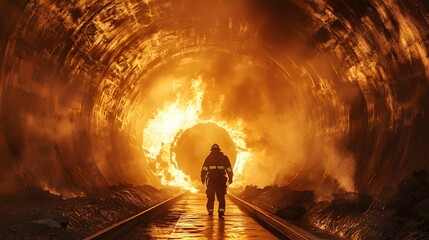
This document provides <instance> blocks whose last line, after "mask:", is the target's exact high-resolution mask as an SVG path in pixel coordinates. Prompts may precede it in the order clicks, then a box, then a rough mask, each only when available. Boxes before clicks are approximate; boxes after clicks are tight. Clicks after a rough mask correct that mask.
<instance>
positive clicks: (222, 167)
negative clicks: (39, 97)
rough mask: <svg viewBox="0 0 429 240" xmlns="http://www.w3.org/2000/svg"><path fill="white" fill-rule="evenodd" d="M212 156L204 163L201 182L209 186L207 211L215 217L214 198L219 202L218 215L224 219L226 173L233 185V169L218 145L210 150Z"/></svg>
mask: <svg viewBox="0 0 429 240" xmlns="http://www.w3.org/2000/svg"><path fill="white" fill-rule="evenodd" d="M210 151H211V152H210V154H209V155H208V156H207V158H206V160H205V161H204V164H203V167H202V169H201V182H202V183H203V184H204V185H206V184H207V190H206V193H207V205H206V207H207V211H208V212H209V215H213V208H214V201H215V200H214V197H215V194H216V198H217V200H218V202H219V209H218V214H219V217H223V215H224V214H225V194H226V182H227V178H226V176H225V175H226V173H228V183H229V184H231V183H232V176H233V173H232V167H231V163H230V162H229V159H228V157H227V156H226V155H224V154H223V153H222V152H221V151H220V147H219V145H217V144H216V143H215V144H213V146H212V147H211V149H210Z"/></svg>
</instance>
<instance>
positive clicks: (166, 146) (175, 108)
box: [142, 77, 251, 192]
mask: <svg viewBox="0 0 429 240" xmlns="http://www.w3.org/2000/svg"><path fill="white" fill-rule="evenodd" d="M174 84H175V85H174V86H175V88H174V89H175V92H176V101H175V102H172V103H169V104H166V105H165V106H164V107H163V108H162V109H159V110H158V111H157V113H156V114H155V115H154V116H153V118H152V119H150V120H149V122H148V124H147V125H146V128H145V129H144V130H143V145H142V147H143V149H144V151H145V156H146V158H147V160H148V161H151V162H154V163H155V167H156V169H155V174H156V175H157V176H158V177H159V178H160V180H161V183H162V184H164V185H169V186H179V187H182V188H184V189H186V190H189V191H191V192H197V189H196V188H195V186H194V185H193V183H192V181H191V178H190V177H189V176H188V175H186V174H185V173H184V172H183V171H182V170H180V169H179V168H178V167H177V161H176V155H175V154H174V152H172V149H174V146H172V144H174V140H175V139H176V138H179V137H180V135H181V133H183V132H184V131H185V130H186V129H189V128H191V127H193V126H195V125H197V124H202V123H213V124H217V125H218V126H219V127H222V128H224V129H225V130H226V131H227V132H228V133H229V134H230V136H231V139H232V140H233V142H234V144H235V145H236V147H237V149H238V151H237V160H236V164H235V167H234V172H235V174H236V176H237V175H240V173H242V170H243V165H244V164H245V162H246V161H248V160H249V159H250V156H251V154H250V152H249V150H248V149H247V148H246V142H245V137H246V135H245V134H244V132H243V130H242V129H243V127H242V121H241V120H237V121H235V122H226V121H223V120H221V119H220V118H219V116H218V115H217V114H216V113H215V114H214V115H213V116H212V117H211V118H210V119H202V118H201V112H202V100H203V97H204V94H205V85H204V83H203V80H202V79H201V77H199V78H198V79H192V82H191V86H192V87H191V88H188V89H186V88H185V87H184V86H182V84H181V83H180V82H178V81H174ZM220 98H221V99H222V96H221V97H220ZM220 102H221V103H222V101H220ZM201 164H202V162H201ZM165 166H167V167H165ZM236 179H240V178H239V177H238V176H237V177H236ZM238 183H239V181H236V184H238Z"/></svg>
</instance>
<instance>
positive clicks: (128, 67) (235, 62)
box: [0, 0, 429, 193]
mask: <svg viewBox="0 0 429 240" xmlns="http://www.w3.org/2000/svg"><path fill="white" fill-rule="evenodd" d="M428 10H429V4H428V3H427V2H426V1H417V0H409V1H402V0H391V1H381V0H380V1H376V0H374V1H369V0H367V1H360V0H359V1H358V0H353V1H346V0H326V1H324V0H314V1H298V0H296V1H294V0H267V1H257V0H237V1H218V0H216V1H213V0H211V1H209V0H204V1H201V0H200V1H185V0H158V1H155V0H153V1H151V0H145V1H138V0H113V1H112V0H109V1H49V0H34V1H25V0H21V1H14V0H13V1H12V0H7V1H2V3H0V11H1V13H2V15H1V16H2V21H1V24H0V25H1V27H0V37H1V38H0V44H1V45H0V54H1V55H2V57H1V60H0V61H1V90H0V91H1V92H0V94H1V95H0V96H1V102H0V104H1V108H0V111H1V112H0V114H1V123H0V124H1V131H2V134H1V138H0V152H1V155H2V158H1V160H0V161H1V162H0V164H1V167H0V178H1V181H0V184H1V186H0V189H1V190H2V192H10V191H13V190H15V189H17V188H21V187H25V186H30V185H37V186H42V187H44V188H47V189H50V190H52V191H58V192H61V193H65V192H69V193H79V192H80V191H83V190H86V189H88V188H91V187H94V186H104V185H112V184H118V183H133V184H151V185H154V186H161V185H162V184H164V185H180V186H183V187H185V188H187V189H192V188H193V187H195V186H196V183H197V180H198V179H195V177H194V178H190V177H189V176H188V174H186V173H185V172H186V171H182V169H180V166H181V165H183V164H178V160H177V159H176V147H177V146H176V145H177V143H179V142H181V141H183V139H185V138H183V139H182V137H183V136H184V135H185V133H186V132H188V133H189V131H191V130H190V129H194V131H197V132H198V129H204V128H198V126H201V125H204V124H206V125H207V124H209V125H210V124H211V125H212V126H214V127H213V129H220V130H219V131H220V132H221V131H226V133H227V135H228V137H229V140H228V139H227V138H226V139H227V140H225V141H230V142H232V143H233V144H232V145H230V146H229V147H228V149H229V150H228V152H226V153H227V154H228V155H230V156H231V155H233V156H234V159H236V163H235V166H234V171H235V175H236V178H235V186H238V187H239V186H244V185H248V184H256V185H259V186H265V185H270V184H277V185H288V186H290V187H292V188H297V189H312V190H316V191H322V192H323V191H325V192H329V191H333V190H340V189H342V190H346V191H378V190H379V189H381V188H382V187H383V186H385V185H393V184H396V183H397V182H398V181H399V180H401V179H402V178H404V177H405V176H407V175H409V174H410V173H411V172H412V171H413V170H418V169H428V166H429V162H428V161H427V160H428V159H429V151H428V150H427V147H428V146H429V116H428V110H429V91H428V90H429V89H428V86H429V85H428V81H429V80H428V79H429V78H428V76H429V61H428V47H429V42H428V36H429V14H428ZM196 129H197V130H196ZM213 129H212V130H213ZM201 131H203V130H201ZM209 132H210V131H209ZM212 132H213V131H212ZM195 134H197V135H199V136H206V137H207V139H216V137H214V135H219V134H220V133H219V132H218V133H216V134H206V133H205V132H199V133H195ZM208 135H209V136H208ZM186 139H193V140H192V141H191V140H189V141H191V142H189V143H186V144H184V143H183V142H182V145H181V146H182V147H183V146H192V147H193V148H195V149H204V151H205V152H206V153H208V152H209V147H210V146H207V141H198V140H195V138H189V137H187V138H186ZM203 143H204V144H203ZM231 146H232V147H231ZM221 147H222V146H221ZM181 151H186V149H182V150H181ZM180 161H183V160H180ZM189 161H194V162H195V164H197V165H201V163H202V161H203V159H189ZM191 175H192V174H191Z"/></svg>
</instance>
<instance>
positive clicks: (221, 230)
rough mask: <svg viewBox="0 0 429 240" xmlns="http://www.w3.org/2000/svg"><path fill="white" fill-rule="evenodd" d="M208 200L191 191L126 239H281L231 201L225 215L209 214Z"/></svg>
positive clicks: (228, 202)
mask: <svg viewBox="0 0 429 240" xmlns="http://www.w3.org/2000/svg"><path fill="white" fill-rule="evenodd" d="M205 203H206V198H205V195H203V194H190V195H187V196H186V197H185V198H183V199H182V200H180V201H179V202H178V203H177V204H176V205H175V206H174V207H173V208H172V209H170V210H169V212H168V213H167V214H165V215H163V216H160V217H159V218H157V219H156V220H155V221H153V222H152V223H150V224H148V225H144V226H139V227H138V228H136V229H135V230H133V232H131V233H130V234H128V235H127V236H125V237H124V238H123V239H277V238H276V237H275V236H274V235H273V234H271V233H270V232H268V231H267V230H266V229H264V228H263V227H262V226H260V225H259V224H258V223H257V222H256V221H255V220H253V219H252V218H251V217H249V216H248V215H246V214H245V213H243V212H242V211H241V210H240V209H239V208H238V207H237V206H236V205H235V204H234V203H232V202H231V201H229V200H227V210H226V215H225V217H224V218H223V219H222V218H218V216H217V215H215V216H208V215H207V212H206V209H205ZM215 206H216V205H215Z"/></svg>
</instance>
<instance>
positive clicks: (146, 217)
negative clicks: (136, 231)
mask: <svg viewBox="0 0 429 240" xmlns="http://www.w3.org/2000/svg"><path fill="white" fill-rule="evenodd" d="M186 194H187V193H183V194H180V195H178V196H175V197H172V198H170V199H167V200H165V201H164V202H161V203H159V204H157V205H155V206H153V207H150V208H148V209H146V210H144V211H143V212H140V213H138V214H136V215H134V216H132V217H130V218H127V219H125V220H123V221H121V222H118V223H116V224H114V225H113V226H111V227H108V228H106V229H104V230H101V231H99V232H97V233H94V234H92V235H91V236H89V237H86V238H84V240H91V239H106V240H107V239H118V238H120V237H122V236H124V235H125V234H127V233H128V232H129V231H130V230H132V229H133V228H135V227H136V226H137V225H139V224H141V223H143V222H148V221H150V219H151V218H153V217H154V216H155V215H158V214H160V213H162V212H163V211H165V210H167V209H168V207H169V206H171V205H173V204H174V203H175V202H177V201H178V200H180V199H181V198H182V197H183V196H184V195H186Z"/></svg>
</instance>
